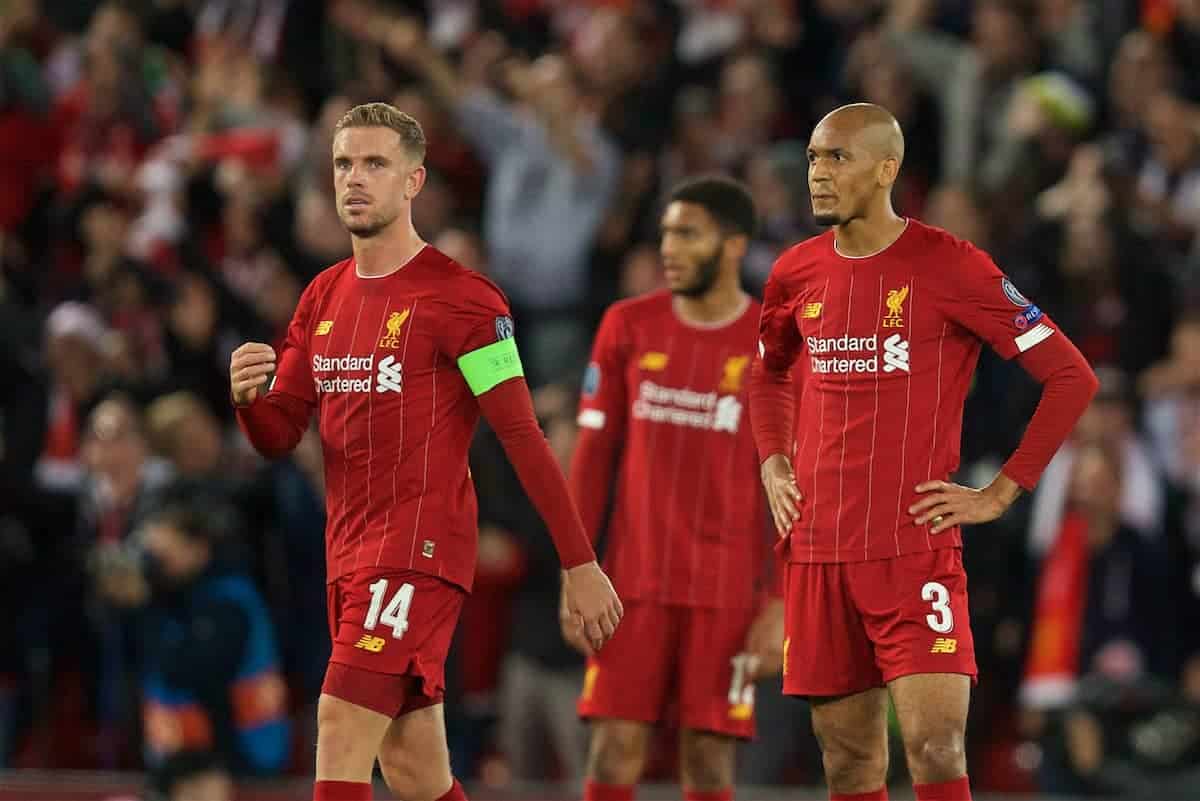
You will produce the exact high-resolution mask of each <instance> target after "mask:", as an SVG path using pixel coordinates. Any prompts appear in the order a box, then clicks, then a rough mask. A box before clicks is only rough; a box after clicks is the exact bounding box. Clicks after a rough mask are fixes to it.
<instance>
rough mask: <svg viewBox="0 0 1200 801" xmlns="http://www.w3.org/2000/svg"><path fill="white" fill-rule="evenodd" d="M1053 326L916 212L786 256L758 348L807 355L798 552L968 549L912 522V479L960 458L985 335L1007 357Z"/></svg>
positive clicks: (822, 556)
mask: <svg viewBox="0 0 1200 801" xmlns="http://www.w3.org/2000/svg"><path fill="white" fill-rule="evenodd" d="M1056 335H1057V336H1062V335H1061V334H1056V328H1055V325H1054V324H1053V323H1052V322H1051V320H1050V318H1049V317H1047V316H1046V315H1044V314H1043V313H1042V312H1041V310H1040V309H1038V307H1037V306H1035V305H1033V304H1032V303H1030V302H1029V301H1028V300H1027V299H1026V298H1025V297H1023V296H1022V295H1021V293H1020V292H1018V291H1017V289H1016V288H1015V287H1014V286H1013V285H1012V283H1011V282H1010V281H1009V280H1008V278H1006V277H1005V276H1004V275H1003V274H1002V273H1001V272H1000V270H999V269H998V268H997V267H996V265H995V264H994V263H993V262H992V260H991V258H990V257H989V256H988V255H987V254H986V253H984V252H983V251H981V250H979V249H978V248H976V247H974V246H973V245H971V244H969V243H967V242H964V241H961V240H959V239H956V238H955V237H953V236H951V235H950V234H948V233H946V232H945V231H942V230H940V229H937V228H934V227H932V226H928V225H924V224H922V223H920V222H918V221H917V220H909V221H908V227H907V228H906V229H905V231H904V233H903V234H902V235H901V236H900V238H899V239H898V240H897V241H896V242H894V243H893V244H892V245H891V246H889V247H888V248H886V249H885V250H883V251H882V252H880V253H878V254H875V255H873V256H867V257H863V258H849V257H846V256H842V255H841V254H839V253H838V252H837V250H836V248H835V247H834V233H833V231H829V232H827V233H824V234H822V235H820V236H816V237H813V238H811V239H809V240H806V241H805V242H802V243H800V244H799V245H796V246H795V247H793V248H791V249H790V250H788V251H787V252H785V253H784V254H783V255H782V256H780V258H779V260H778V261H777V262H776V264H775V267H774V269H773V270H772V273H771V277H770V279H769V280H768V282H767V286H766V290H765V298H764V301H763V315H762V322H761V325H760V354H761V358H762V359H763V363H764V365H765V366H766V368H767V369H769V370H772V371H775V372H780V371H783V370H786V369H788V368H789V367H790V366H791V365H792V363H793V361H794V360H795V359H797V358H804V359H805V360H806V362H807V363H806V364H805V365H804V369H805V370H806V371H807V372H806V375H805V378H804V387H803V393H802V396H801V400H800V408H799V412H798V414H797V425H796V429H795V440H796V441H795V443H794V451H793V456H792V463H793V467H794V470H795V474H796V482H797V485H798V486H799V489H800V491H801V493H802V494H803V496H804V501H803V507H802V510H801V519H800V520H799V521H798V522H797V523H796V525H795V527H794V528H793V530H792V532H791V535H790V537H789V542H788V544H787V546H788V547H787V550H788V553H789V558H790V561H793V562H853V561H861V560H868V559H885V558H890V557H895V556H899V555H901V554H906V553H914V552H919V551H929V550H934V549H937V548H947V547H960V546H961V544H962V540H961V532H960V531H959V530H958V529H957V528H956V529H953V530H951V531H945V532H942V533H940V534H937V535H933V534H930V533H929V527H928V526H927V525H926V526H917V525H915V522H914V517H913V515H911V514H909V512H908V507H909V506H911V505H912V504H913V503H915V502H916V501H917V500H918V498H919V497H920V496H919V495H918V494H917V492H916V491H915V487H916V485H917V484H919V483H921V482H923V481H927V480H930V479H941V480H947V479H949V477H950V475H951V474H952V473H953V472H954V471H955V470H956V469H957V468H958V465H959V447H960V441H961V438H962V415H963V403H964V401H965V399H966V396H967V392H968V390H969V388H970V384H971V377H972V374H973V373H974V371H975V364H976V362H977V360H978V358H979V351H980V347H981V344H982V343H983V342H987V343H988V344H989V345H991V346H992V348H994V349H995V350H996V351H997V352H998V353H999V354H1000V355H1001V356H1002V357H1003V358H1005V359H1011V358H1013V357H1014V356H1016V355H1018V354H1019V353H1023V352H1024V351H1027V350H1029V349H1030V348H1032V347H1035V346H1036V345H1037V344H1038V343H1040V342H1043V341H1045V340H1046V339H1047V338H1049V337H1052V336H1056ZM797 372H799V371H797ZM766 455H768V454H763V456H766Z"/></svg>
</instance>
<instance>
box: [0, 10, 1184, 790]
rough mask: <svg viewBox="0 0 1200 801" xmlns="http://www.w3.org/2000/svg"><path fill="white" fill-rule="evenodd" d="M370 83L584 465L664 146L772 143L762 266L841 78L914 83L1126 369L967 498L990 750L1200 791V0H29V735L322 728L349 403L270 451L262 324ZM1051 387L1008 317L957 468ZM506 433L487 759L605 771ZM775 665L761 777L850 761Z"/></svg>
mask: <svg viewBox="0 0 1200 801" xmlns="http://www.w3.org/2000/svg"><path fill="white" fill-rule="evenodd" d="M370 100H388V101H391V102H393V103H394V104H396V105H397V106H399V107H400V108H401V109H403V110H405V111H408V112H410V113H411V114H413V115H414V116H416V117H417V118H418V119H419V120H420V121H421V123H422V124H423V126H424V128H425V132H426V136H427V137H428V139H429V141H430V146H429V155H428V168H429V180H428V183H427V184H426V187H425V189H424V191H423V193H422V194H421V196H420V198H419V199H418V201H417V203H416V206H415V222H416V226H417V229H418V231H419V232H420V233H421V234H422V235H423V236H424V237H425V238H426V239H427V240H429V241H431V242H433V243H434V244H436V246H437V247H439V248H441V249H442V250H444V251H445V252H447V253H449V254H450V255H452V256H453V257H454V258H456V259H458V260H459V261H461V262H462V263H464V264H466V265H468V266H470V267H473V268H475V269H478V270H480V271H482V272H484V273H486V274H488V275H489V276H491V277H492V278H493V279H494V280H495V281H497V282H498V283H499V284H500V285H501V286H502V287H503V288H504V290H505V291H506V292H507V294H508V296H509V298H510V299H511V301H512V303H513V306H514V310H515V317H516V320H517V329H518V339H519V341H520V345H521V349H522V353H523V358H524V360H525V362H526V366H527V371H528V374H529V378H530V380H531V384H532V385H533V386H534V388H535V393H536V407H537V410H538V413H539V416H540V417H541V420H542V423H543V425H544V427H545V430H546V433H547V435H548V437H549V438H550V441H551V443H552V445H553V447H554V449H555V451H556V452H557V453H558V454H559V456H560V457H561V459H562V460H563V464H564V465H565V464H566V461H567V459H568V458H569V454H570V451H571V447H572V442H573V438H574V434H575V431H574V422H573V417H574V406H575V393H576V385H577V381H578V378H579V376H580V374H581V373H582V368H583V366H584V364H585V362H586V360H587V351H588V347H589V341H590V337H591V334H592V332H593V330H594V326H595V324H596V322H597V321H598V318H599V315H600V314H601V313H602V311H603V310H604V308H605V306H606V305H607V304H609V303H611V302H612V301H614V300H615V299H617V298H621V297H627V296H631V295H635V294H638V293H642V292H646V291H648V290H653V289H655V288H657V287H659V286H660V275H659V261H658V256H657V245H656V228H657V220H658V214H659V211H660V199H661V198H662V197H663V195H664V193H665V192H666V191H668V190H669V189H670V187H671V186H672V184H673V183H674V182H676V181H677V180H679V179H681V178H683V177H686V176H691V175H695V174H698V173H701V172H711V171H720V172H725V173H728V174H732V175H734V176H737V177H739V178H741V179H744V180H745V181H746V182H747V183H748V185H749V186H750V187H751V189H752V191H753V194H754V197H755V199H756V201H757V202H758V205H759V209H760V211H761V216H762V226H761V230H760V232H759V234H758V236H757V237H756V238H755V240H754V242H753V245H752V247H751V250H750V255H749V258H748V259H747V260H746V263H745V272H744V280H745V285H746V288H747V289H748V290H749V291H751V292H754V293H757V292H759V291H760V290H761V287H762V285H763V283H764V281H765V280H766V276H767V274H768V272H769V270H770V266H771V263H772V261H773V259H774V258H775V257H776V255H777V254H778V253H779V252H780V251H781V249H783V248H784V247H786V246H787V245H789V244H791V243H793V242H795V241H797V240H799V239H802V238H804V237H806V236H808V235H810V234H812V233H814V232H815V231H816V229H815V228H814V226H813V224H812V221H811V218H810V212H809V204H808V197H807V187H806V157H805V151H804V148H805V143H806V139H807V135H808V132H809V131H810V130H811V129H812V126H813V124H814V123H815V121H816V120H818V119H819V118H820V116H821V115H822V114H824V113H825V112H826V111H828V110H830V109H831V108H833V107H834V106H835V105H837V104H839V103H841V102H847V101H857V100H866V101H873V102H876V103H880V104H882V105H884V106H886V107H887V108H889V109H890V110H891V111H892V112H893V113H894V114H895V115H896V116H897V118H899V119H900V121H901V122H902V124H903V126H904V130H905V133H906V135H907V141H908V151H907V152H908V155H907V158H906V162H905V164H904V169H903V175H902V178H901V180H900V182H899V184H898V185H897V187H896V192H895V202H896V206H897V208H898V210H899V211H900V212H901V213H904V214H911V215H916V216H919V217H922V218H923V219H925V220H927V221H929V222H931V223H933V224H936V225H940V226H943V227H945V228H947V229H949V230H950V231H951V232H953V233H955V234H957V235H959V236H962V237H965V238H968V239H970V240H972V241H974V242H975V243H977V244H979V245H981V246H982V247H984V248H986V249H988V250H990V252H991V253H992V254H993V255H994V256H995V258H996V260H997V262H998V263H999V264H1000V265H1002V267H1003V268H1004V269H1005V270H1006V271H1007V272H1008V273H1009V275H1010V276H1011V277H1012V278H1013V280H1014V281H1015V283H1016V284H1017V286H1019V287H1020V289H1021V290H1022V291H1023V292H1024V293H1025V294H1026V295H1028V296H1030V297H1031V298H1033V299H1034V300H1035V302H1037V303H1038V304H1039V305H1040V306H1041V307H1042V308H1043V309H1045V310H1046V311H1047V312H1049V313H1050V314H1051V315H1052V316H1053V317H1054V318H1055V319H1056V320H1057V321H1058V322H1059V323H1060V324H1061V326H1062V327H1063V328H1064V330H1066V331H1067V332H1068V333H1069V334H1070V335H1071V336H1072V337H1073V338H1074V340H1075V341H1076V343H1078V345H1079V346H1080V348H1081V349H1082V350H1083V352H1084V353H1085V355H1086V356H1087V357H1088V358H1089V359H1090V360H1091V362H1092V363H1093V365H1094V366H1095V367H1096V368H1097V370H1098V372H1099V374H1100V376H1101V379H1102V389H1101V393H1100V395H1099V396H1098V397H1097V399H1096V401H1095V403H1094V404H1093V406H1092V407H1091V408H1090V409H1089V410H1088V412H1087V414H1086V416H1085V418H1084V420H1083V421H1082V422H1081V423H1080V425H1079V427H1078V430H1077V431H1076V432H1075V434H1074V435H1073V437H1072V440H1071V442H1070V443H1069V444H1068V445H1067V446H1066V447H1065V448H1064V449H1063V450H1062V452H1060V453H1059V454H1058V456H1057V457H1056V458H1055V460H1054V462H1053V463H1052V465H1051V467H1050V469H1049V470H1048V471H1047V473H1046V476H1045V478H1044V479H1043V481H1042V483H1041V485H1040V487H1039V489H1038V491H1037V492H1036V493H1035V494H1033V495H1032V496H1030V497H1028V498H1025V499H1023V500H1022V501H1021V502H1020V503H1019V505H1018V507H1017V508H1015V509H1014V510H1013V511H1012V513H1010V514H1009V515H1008V516H1007V517H1006V518H1005V519H1003V520H1002V521H999V522H998V523H996V524H993V525H990V526H986V527H980V528H976V529H974V530H972V531H970V532H969V537H968V545H967V548H966V564H967V569H968V573H969V575H970V580H971V614H972V619H973V624H974V630H975V639H976V647H977V651H978V659H979V667H980V671H981V682H980V684H979V686H978V689H977V691H976V694H975V697H974V705H973V711H972V718H971V729H970V732H969V741H968V744H969V750H970V765H971V768H970V769H971V774H972V777H973V780H974V782H975V784H976V786H977V787H978V788H981V789H990V790H995V791H1012V792H1025V791H1033V790H1035V789H1036V790H1040V791H1041V792H1044V793H1050V792H1072V793H1076V794H1082V795H1088V794H1103V795H1110V796H1126V797H1130V798H1146V797H1154V798H1170V797H1178V798H1191V799H1195V798H1197V797H1200V291H1198V290H1200V0H1140V2H1139V0H428V2H425V3H421V2H407V3H406V2H400V1H399V0H397V1H396V2H383V0H378V1H377V2H372V1H371V0H330V2H322V0H112V1H110V2H103V3H95V2H85V0H41V2H39V1H38V0H0V376H2V377H0V768H2V767H9V768H23V767H24V768H51V769H59V768H87V769H101V770H139V771H140V770H147V771H149V774H150V775H151V776H153V777H155V781H156V782H157V783H159V784H160V785H161V786H162V787H164V788H166V789H168V790H169V789H171V788H178V787H180V786H184V785H186V783H187V782H188V781H208V782H210V784H211V782H216V785H214V786H216V787H218V788H220V787H222V786H227V785H222V784H221V782H222V781H227V778H228V776H234V777H241V776H281V775H288V774H298V775H305V774H308V773H309V772H310V771H311V765H312V756H313V754H312V752H313V743H314V741H315V731H314V724H313V719H314V702H315V698H316V695H317V692H318V689H319V687H320V682H321V678H322V672H323V669H324V665H325V660H326V658H327V655H328V649H329V642H328V633H327V624H326V617H325V592H324V587H323V577H324V565H323V539H322V538H323V526H324V513H323V494H324V493H323V485H322V474H321V457H320V449H319V443H318V442H317V441H316V439H315V437H314V436H313V435H312V432H310V433H309V435H308V436H306V437H305V439H304V440H303V441H302V443H301V445H300V447H299V448H298V450H297V451H296V453H295V454H294V455H293V456H292V457H291V458H289V459H286V460H283V461H280V462H276V463H264V462H263V461H262V460H261V459H260V458H258V457H257V456H256V455H255V454H254V453H253V452H252V451H251V449H250V448H249V447H248V445H247V443H246V442H245V440H244V439H243V437H242V436H241V435H240V434H239V432H238V430H237V427H236V425H235V424H234V421H233V416H232V413H231V408H230V404H229V400H228V394H229V390H228V360H229V354H230V352H231V350H232V349H233V348H234V347H236V346H237V345H238V344H240V343H241V342H243V341H246V340H258V341H265V342H272V343H277V342H278V341H279V340H280V338H281V336H282V334H283V332H284V329H285V327H286V324H287V321H288V319H289V316H290V314H291V312H292V310H293V308H294V306H295V303H296V300H297V298H298V296H299V293H300V291H301V290H302V288H303V287H304V285H305V284H306V282H308V281H309V280H310V279H311V278H312V277H313V276H314V275H315V274H316V273H317V272H318V271H320V270H321V269H322V268H324V267H325V266H327V265H329V264H331V263H333V262H335V261H338V260H340V259H342V258H344V257H346V256H347V255H349V247H348V246H349V242H348V237H347V235H346V234H345V232H344V231H343V229H342V227H341V225H340V224H339V222H338V218H337V215H336V211H335V208H334V205H333V194H332V187H331V175H332V171H331V165H330V163H329V161H330V138H331V130H332V127H333V124H334V123H335V121H336V120H337V119H338V118H339V117H340V116H341V114H342V113H344V112H345V111H346V110H347V109H348V108H350V106H351V105H353V104H355V103H358V102H364V101H370ZM1037 398H1038V389H1037V387H1036V385H1035V384H1033V382H1032V381H1031V380H1029V379H1028V378H1027V377H1026V376H1025V375H1024V374H1023V373H1022V372H1021V370H1020V369H1019V368H1017V367H1016V366H1014V365H1011V364H1007V363H1004V362H1002V361H1000V360H999V359H997V358H995V357H994V356H992V355H990V354H987V355H985V356H984V358H983V360H982V362H981V365H980V369H979V371H978V374H977V377H976V380H975V383H974V386H973V389H972V392H971V395H970V397H969V400H968V403H967V416H966V422H965V426H964V434H963V469H962V474H961V475H960V476H959V478H960V479H961V480H963V481H965V482H972V483H978V482H985V481H987V480H989V479H990V477H991V476H992V475H993V474H994V472H995V471H996V470H997V469H998V468H999V466H1000V464H1001V463H1002V462H1003V460H1004V458H1005V457H1006V456H1007V454H1008V453H1009V452H1010V451H1011V449H1012V448H1014V447H1015V445H1016V443H1017V441H1018V440H1019V437H1020V435H1021V432H1022V429H1023V426H1024V423H1025V421H1026V420H1027V419H1028V415H1029V414H1030V413H1031V412H1032V409H1033V408H1034V406H1035V405H1036V403H1037ZM472 464H473V472H474V475H475V477H476V484H477V487H478V491H479V495H480V510H481V521H480V523H481V537H480V550H479V565H478V574H479V578H478V582H477V585H476V586H477V589H476V591H475V593H474V595H472V597H471V599H470V601H469V602H468V604H467V606H466V609H465V612H464V617H463V621H462V625H461V627H460V630H459V634H458V636H457V639H456V641H455V645H454V648H453V652H452V657H451V665H450V674H451V687H450V694H449V697H448V699H447V716H448V722H449V728H450V736H451V741H452V746H453V754H454V762H455V770H456V772H457V773H458V774H459V775H460V776H462V777H463V778H465V779H468V780H471V781H476V782H483V783H486V784H488V785H490V786H493V787H502V786H505V785H506V784H508V783H509V782H514V781H567V782H571V781H574V780H576V779H577V778H578V777H579V775H580V771H581V769H582V757H583V750H584V743H585V732H584V730H583V728H582V727H581V725H580V723H579V722H578V720H577V719H576V717H575V715H574V701H575V695H576V692H577V690H578V687H579V685H580V680H581V662H580V658H579V657H578V656H576V655H574V654H573V653H572V652H570V651H569V650H568V649H567V648H566V647H565V646H564V645H563V644H562V643H561V641H560V638H559V633H558V626H557V594H558V584H557V563H556V559H555V556H554V551H553V548H552V547H551V545H550V540H549V538H548V536H547V535H546V532H545V531H544V529H543V527H542V523H541V522H540V520H539V519H538V517H537V515H536V514H535V513H534V512H533V511H532V509H531V507H530V505H529V503H528V501H527V500H526V499H525V497H524V495H523V493H522V491H521V489H520V487H519V484H518V483H517V481H516V479H515V477H514V476H513V474H512V472H511V470H510V468H509V467H508V465H507V462H506V461H505V459H504V458H503V453H502V451H501V449H500V448H499V446H498V444H497V442H496V440H495V438H494V437H493V436H492V435H491V434H490V432H488V431H487V430H486V428H483V429H481V431H480V433H479V436H478V438H477V441H476V442H475V445H474V453H473V455H472ZM758 698H759V701H758V711H759V716H760V729H759V732H760V736H759V739H758V741H757V742H756V743H754V744H752V745H748V746H747V747H746V748H745V749H744V750H743V752H742V754H741V763H740V768H739V778H740V780H741V781H743V782H747V783H755V784H791V783H799V784H810V785H816V784H819V783H820V760H819V756H818V753H819V752H818V751H817V747H816V745H815V743H814V742H813V741H812V738H811V735H809V734H808V732H809V721H808V718H807V707H806V706H805V705H804V704H803V703H801V702H798V701H793V700H789V699H783V698H782V697H781V696H780V695H779V689H778V683H777V682H764V683H763V685H762V686H761V687H760V688H759V695H758ZM672 741H673V740H672V734H671V732H670V731H665V732H664V734H663V737H662V740H661V742H660V743H659V746H658V747H657V749H656V756H655V759H654V760H653V764H652V773H651V778H657V779H664V780H669V779H670V778H672V777H673V776H674V761H673V760H674V753H673V747H672ZM902 753H903V752H902V750H901V749H895V750H893V760H894V761H897V760H901V759H902ZM903 770H904V768H903V765H902V764H898V765H896V766H895V772H896V776H897V781H901V782H902V783H903V781H902V780H903ZM222 776H225V777H226V779H221V777H222ZM189 777H191V778H189ZM196 777H199V778H196ZM214 777H216V778H214ZM181 783H183V784H181ZM180 792H183V795H180V794H179V793H180ZM214 792H219V789H218V790H217V791H214ZM187 793H188V791H177V792H175V793H174V795H175V797H176V798H186V797H188V794H187ZM214 797H215V796H214Z"/></svg>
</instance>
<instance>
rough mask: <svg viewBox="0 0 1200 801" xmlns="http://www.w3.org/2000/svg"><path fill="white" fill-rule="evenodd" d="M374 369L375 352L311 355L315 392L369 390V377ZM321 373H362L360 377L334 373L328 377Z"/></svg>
mask: <svg viewBox="0 0 1200 801" xmlns="http://www.w3.org/2000/svg"><path fill="white" fill-rule="evenodd" d="M374 370H375V354H374V353H372V354H370V355H368V356H322V355H321V354H319V353H314V354H313V357H312V371H313V380H314V381H315V382H316V385H317V392H322V393H324V392H370V391H371V377H372V373H373V372H374ZM321 373H363V376H362V378H350V377H347V376H345V375H334V376H330V377H328V378H326V377H322V375H321Z"/></svg>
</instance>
